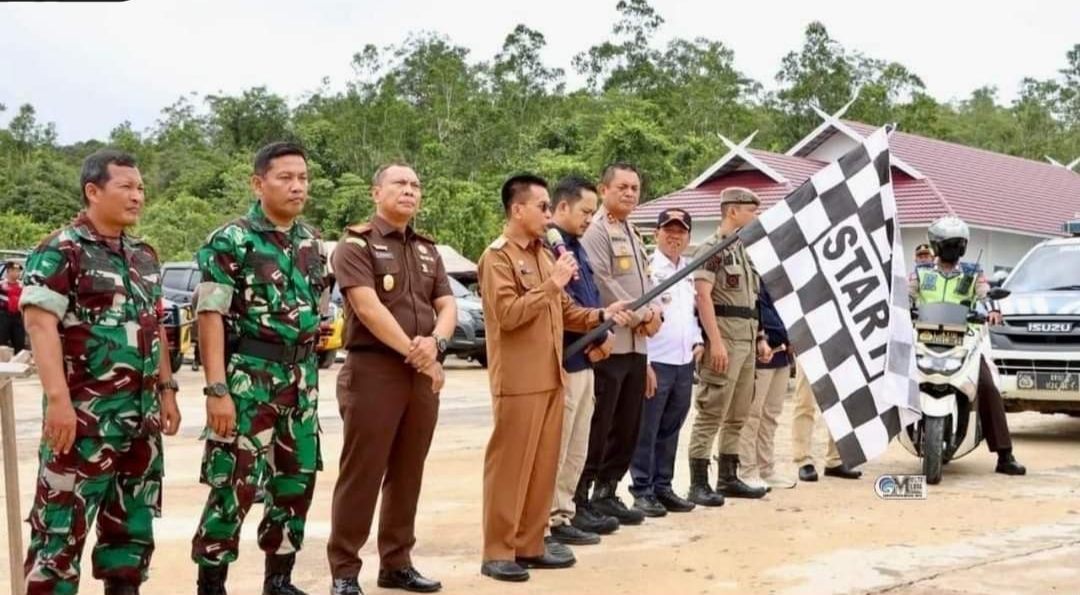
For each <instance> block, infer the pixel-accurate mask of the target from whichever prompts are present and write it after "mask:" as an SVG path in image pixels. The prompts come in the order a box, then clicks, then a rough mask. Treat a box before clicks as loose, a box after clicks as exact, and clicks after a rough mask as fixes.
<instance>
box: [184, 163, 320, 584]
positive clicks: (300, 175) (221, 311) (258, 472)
mask: <svg viewBox="0 0 1080 595" xmlns="http://www.w3.org/2000/svg"><path fill="white" fill-rule="evenodd" d="M307 185H308V179H307V162H306V158H305V156H304V152H303V150H301V149H300V148H299V147H298V146H296V145H293V144H290V143H274V144H271V145H268V146H266V147H263V148H262V149H260V150H259V152H258V154H257V155H256V157H255V173H254V175H253V176H252V187H253V188H254V191H255V194H256V195H258V197H259V201H258V202H256V203H254V204H253V205H252V206H251V209H250V210H249V211H248V213H247V215H245V216H243V217H240V218H238V219H236V220H234V221H231V222H229V223H227V224H226V225H225V226H223V227H221V228H219V229H218V230H216V231H214V232H213V233H212V234H210V237H209V239H208V240H207V243H206V245H205V246H203V248H202V249H201V250H199V252H198V256H197V260H198V264H199V269H200V270H201V271H202V283H201V284H200V285H199V287H198V289H197V290H196V291H197V295H198V313H199V314H198V315H199V341H200V343H199V347H200V350H201V355H202V360H203V365H204V366H205V374H206V381H207V385H208V386H207V387H206V389H204V392H205V394H206V395H207V398H206V412H207V428H206V432H205V435H204V437H205V438H206V450H205V453H204V455H203V463H202V477H201V480H202V482H203V483H205V484H207V485H209V486H210V496H209V499H208V500H207V502H206V507H205V508H204V510H203V514H202V520H201V522H200V523H199V528H198V530H197V532H196V533H195V538H194V539H193V540H192V552H191V556H192V559H193V560H194V561H195V563H196V564H197V565H198V566H199V579H198V593H199V594H200V595H220V594H224V593H225V579H226V576H227V574H228V565H229V564H230V563H231V562H233V561H235V560H236V558H237V554H238V548H239V538H240V528H241V525H242V524H243V521H244V516H245V515H246V514H247V512H248V510H249V509H250V508H251V504H252V500H253V499H254V496H255V491H256V488H257V487H258V484H259V477H260V476H263V477H266V478H267V481H266V500H265V513H264V516H263V520H262V522H261V523H260V524H259V530H258V535H259V547H260V549H262V550H263V552H265V554H266V567H265V568H266V574H265V579H264V583H263V593H264V595H303V592H302V591H300V590H299V589H298V588H296V587H295V586H294V585H293V584H292V579H291V573H292V567H293V564H294V563H295V560H296V552H297V551H298V550H299V549H300V548H301V546H302V545H303V540H304V524H305V518H306V517H307V512H308V508H309V506H310V505H311V498H312V494H313V492H314V490H315V473H316V471H319V470H321V469H322V459H321V456H320V452H319V420H318V380H319V376H318V365H317V363H316V354H315V343H316V340H317V338H318V334H319V305H320V301H321V300H320V298H321V296H322V293H323V290H324V289H325V287H326V283H327V272H326V256H325V250H324V248H323V244H322V241H321V240H320V239H319V235H318V233H317V232H316V231H315V230H314V229H312V228H311V227H310V226H308V225H306V224H304V223H301V222H299V221H297V218H298V217H299V216H300V213H301V212H302V210H303V207H304V203H305V202H306V201H307Z"/></svg>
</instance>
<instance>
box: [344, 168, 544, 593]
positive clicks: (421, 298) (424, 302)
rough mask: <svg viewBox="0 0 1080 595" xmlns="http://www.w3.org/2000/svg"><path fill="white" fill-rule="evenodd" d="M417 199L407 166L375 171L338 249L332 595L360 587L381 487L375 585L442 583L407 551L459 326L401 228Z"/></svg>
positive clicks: (433, 272)
mask: <svg viewBox="0 0 1080 595" xmlns="http://www.w3.org/2000/svg"><path fill="white" fill-rule="evenodd" d="M420 195H421V189H420V180H419V179H418V178H417V176H416V172H414V171H413V169H412V168H411V167H409V166H407V165H404V164H392V165H388V166H384V167H382V168H380V169H379V171H378V173H376V174H375V180H374V186H373V188H372V196H373V197H374V199H375V205H376V207H375V215H374V216H373V217H372V218H371V221H370V222H368V223H366V224H363V225H354V226H351V227H348V228H346V230H345V235H344V238H343V239H342V241H341V242H339V243H338V245H337V248H336V249H335V250H334V255H333V270H334V274H335V276H336V278H337V282H338V284H339V286H340V287H341V290H342V293H343V294H344V295H345V296H346V298H347V299H346V300H345V345H346V347H347V348H348V350H349V355H348V357H347V358H346V360H345V365H344V366H342V368H341V372H340V373H339V374H338V381H337V396H338V408H339V410H340V412H341V417H342V419H343V420H344V422H345V432H344V435H345V440H344V444H343V446H342V450H341V462H340V475H339V477H338V481H337V485H336V486H334V500H333V507H332V512H331V515H332V517H331V518H332V524H331V527H330V539H329V541H328V543H327V546H326V550H327V555H328V557H329V560H330V571H331V576H332V579H333V585H332V593H333V594H334V595H357V594H359V593H361V591H360V586H359V583H358V578H357V577H358V575H359V573H360V568H361V566H362V563H361V561H360V557H359V551H360V548H361V547H363V545H364V543H365V542H366V541H367V538H368V535H369V533H370V531H371V520H372V516H373V515H374V513H375V502H376V499H377V498H378V497H379V491H380V488H381V490H382V507H381V510H380V511H379V557H380V569H379V579H378V585H379V586H380V587H382V588H399V589H405V590H407V591H414V592H420V593H430V592H433V591H438V590H439V589H440V588H442V585H441V584H439V583H438V582H437V581H433V580H429V579H426V578H424V577H423V576H421V575H420V573H419V572H417V571H416V570H415V569H414V568H413V566H412V561H411V559H410V557H409V553H410V551H411V550H412V547H413V544H415V542H416V537H415V534H414V531H413V528H414V527H413V526H414V521H415V519H416V503H417V500H418V499H419V497H420V483H421V477H422V476H423V472H424V459H425V458H427V453H428V447H429V446H430V445H431V436H432V433H433V432H434V431H435V422H436V419H437V418H438V412H439V390H440V389H441V388H442V386H443V381H444V376H443V370H442V365H441V364H440V363H439V355H441V354H442V353H443V352H444V351H445V350H446V342H447V339H448V338H449V337H450V335H451V334H452V333H453V332H454V327H455V325H456V324H457V310H456V307H455V305H454V296H453V294H452V292H451V289H450V282H449V280H448V279H447V277H446V270H445V269H444V268H443V263H442V260H441V259H440V258H439V253H438V251H436V249H435V242H434V241H432V240H431V239H430V238H426V237H424V236H422V235H419V234H417V233H416V232H415V231H413V229H412V226H410V225H409V222H410V221H411V220H412V218H413V216H415V214H416V213H417V212H418V211H419V210H420ZM549 498H550V496H549Z"/></svg>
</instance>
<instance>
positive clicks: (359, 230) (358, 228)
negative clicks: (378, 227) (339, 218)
mask: <svg viewBox="0 0 1080 595" xmlns="http://www.w3.org/2000/svg"><path fill="white" fill-rule="evenodd" d="M345 230H346V231H351V232H353V233H355V234H357V235H364V234H366V233H367V232H369V231H371V224H370V223H357V224H356V225H349V226H347V227H346V228H345Z"/></svg>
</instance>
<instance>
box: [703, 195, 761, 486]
mask: <svg viewBox="0 0 1080 595" xmlns="http://www.w3.org/2000/svg"><path fill="white" fill-rule="evenodd" d="M760 205H761V200H760V199H759V198H758V197H757V195H756V194H754V193H753V192H751V191H750V190H747V189H746V188H738V187H732V188H727V189H725V190H724V191H723V192H722V193H721V194H720V209H721V211H722V213H723V218H722V219H721V221H720V227H719V229H717V231H716V233H715V234H713V235H712V236H711V237H710V238H709V239H708V240H706V241H705V242H704V243H702V245H701V246H700V247H699V248H698V254H701V253H703V252H705V251H707V250H708V249H709V248H711V247H712V246H715V245H716V244H717V243H718V242H721V241H723V240H724V239H725V238H727V237H728V236H731V235H732V234H735V233H738V231H739V230H740V229H741V228H742V227H744V226H746V225H748V224H749V223H751V222H752V221H753V220H754V219H755V218H756V217H757V208H758V206H760ZM760 283H761V281H760V278H759V277H758V274H757V272H756V271H755V270H754V268H753V266H752V265H751V264H750V260H749V259H748V258H747V256H746V249H745V248H744V246H743V245H742V242H736V243H735V244H733V245H732V246H731V247H730V248H728V249H727V250H723V251H721V252H720V253H718V254H716V255H714V256H713V257H712V258H710V259H709V260H708V262H706V263H705V265H704V266H703V267H702V268H700V269H698V270H697V271H695V272H694V284H695V286H696V288H697V306H698V316H699V318H700V320H701V326H702V329H703V330H704V331H705V349H706V357H704V358H702V361H701V365H700V368H699V370H698V372H699V375H700V377H701V384H700V385H699V386H698V389H697V394H695V395H694V405H695V407H696V408H697V417H696V418H695V420H694V428H693V432H692V433H691V435H690V493H689V496H688V497H689V499H690V500H691V501H693V502H695V503H698V504H701V505H703V506H720V505H722V504H723V503H724V496H728V497H732V498H761V497H762V496H764V495H765V493H766V492H767V490H766V489H765V488H752V487H750V486H748V485H746V484H745V483H743V482H742V480H740V479H739V477H738V468H739V434H740V432H741V431H742V426H743V422H744V421H745V420H746V417H747V415H748V414H749V411H750V402H751V401H752V400H753V398H754V361H755V359H757V358H758V357H762V358H767V357H768V356H769V355H770V353H771V350H770V349H769V344H768V341H767V340H766V339H765V336H764V334H763V333H762V332H761V331H760V330H759V328H758V321H757V318H758V314H757V309H756V307H755V306H756V304H757V298H758V291H759V289H760ZM721 426H723V428H722V430H721ZM717 432H720V458H719V461H720V471H719V475H718V479H717V482H716V491H715V492H714V491H713V489H712V488H711V487H709V471H708V469H709V457H710V456H711V454H712V444H713V441H714V440H715V439H716V435H717Z"/></svg>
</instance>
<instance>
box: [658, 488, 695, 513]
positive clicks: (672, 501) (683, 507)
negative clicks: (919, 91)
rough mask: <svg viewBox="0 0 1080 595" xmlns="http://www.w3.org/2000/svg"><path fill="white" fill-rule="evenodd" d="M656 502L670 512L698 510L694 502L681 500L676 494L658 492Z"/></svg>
mask: <svg viewBox="0 0 1080 595" xmlns="http://www.w3.org/2000/svg"><path fill="white" fill-rule="evenodd" d="M656 500H657V501H658V502H659V503H660V505H661V506H663V507H664V510H667V511H668V512H690V511H691V510H694V509H695V508H697V507H696V506H695V505H694V503H693V502H691V501H689V500H686V499H683V498H680V497H679V495H678V494H676V493H675V492H657V493H656Z"/></svg>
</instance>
